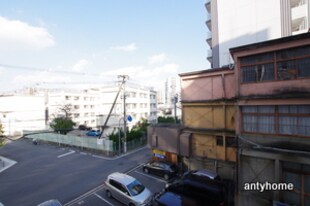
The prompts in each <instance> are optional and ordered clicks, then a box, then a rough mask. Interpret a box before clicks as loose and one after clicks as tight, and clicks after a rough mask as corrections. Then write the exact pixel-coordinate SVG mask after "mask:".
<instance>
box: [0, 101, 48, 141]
mask: <svg viewBox="0 0 310 206" xmlns="http://www.w3.org/2000/svg"><path fill="white" fill-rule="evenodd" d="M46 120H47V117H46V111H45V99H44V96H30V95H5V96H0V123H1V124H2V126H3V130H4V135H6V136H16V135H22V134H23V133H22V132H23V130H44V129H46Z"/></svg>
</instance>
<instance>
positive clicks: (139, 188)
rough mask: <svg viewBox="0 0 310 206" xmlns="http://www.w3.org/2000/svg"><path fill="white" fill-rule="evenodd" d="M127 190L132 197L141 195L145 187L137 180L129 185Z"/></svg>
mask: <svg viewBox="0 0 310 206" xmlns="http://www.w3.org/2000/svg"><path fill="white" fill-rule="evenodd" d="M127 188H128V191H129V193H130V194H131V195H132V196H136V195H138V194H140V193H141V192H143V190H144V188H145V187H144V186H143V185H142V184H141V183H140V182H139V181H138V180H135V181H133V182H132V183H130V184H129V185H127Z"/></svg>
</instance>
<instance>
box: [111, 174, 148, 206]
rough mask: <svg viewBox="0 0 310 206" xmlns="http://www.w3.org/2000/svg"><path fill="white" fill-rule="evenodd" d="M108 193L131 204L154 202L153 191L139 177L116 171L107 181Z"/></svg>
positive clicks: (138, 204) (144, 205)
mask: <svg viewBox="0 0 310 206" xmlns="http://www.w3.org/2000/svg"><path fill="white" fill-rule="evenodd" d="M105 184H106V187H107V189H106V194H107V196H108V197H109V198H112V197H113V198H115V199H117V200H118V201H120V202H122V203H123V204H125V205H129V206H148V205H151V204H152V193H151V191H150V190H149V189H147V188H146V187H145V186H144V185H143V184H141V183H140V182H139V181H138V180H137V179H135V178H134V177H131V176H129V175H127V174H123V173H119V172H115V173H112V174H110V175H109V176H108V178H107V180H106V181H105Z"/></svg>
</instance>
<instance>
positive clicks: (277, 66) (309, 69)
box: [240, 46, 310, 83]
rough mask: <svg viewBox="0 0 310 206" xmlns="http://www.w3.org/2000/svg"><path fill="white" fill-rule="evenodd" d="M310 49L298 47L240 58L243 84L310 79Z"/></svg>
mask: <svg viewBox="0 0 310 206" xmlns="http://www.w3.org/2000/svg"><path fill="white" fill-rule="evenodd" d="M309 65H310V47H309V46H306V47H298V48H292V49H286V50H281V51H276V52H269V53H263V54H257V55H251V56H246V57H242V58H240V69H241V76H242V80H241V81H242V82H243V83H250V82H261V81H272V80H290V79H297V78H305V77H310V66H309Z"/></svg>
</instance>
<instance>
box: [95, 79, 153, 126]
mask: <svg viewBox="0 0 310 206" xmlns="http://www.w3.org/2000/svg"><path fill="white" fill-rule="evenodd" d="M118 91H119V87H118V86H110V87H104V88H101V89H100V114H101V115H103V116H104V117H106V116H107V114H108V113H109V111H110V109H111V106H112V104H113V102H114V100H115V97H116V95H117V92H118ZM124 102H125V110H126V115H130V116H131V117H132V121H130V122H129V121H128V122H127V123H128V127H129V128H131V127H133V126H134V125H135V124H137V123H138V122H139V121H141V120H142V119H145V120H147V121H148V122H149V123H150V124H155V123H156V122H157V93H156V91H154V90H153V89H152V88H146V87H142V86H138V85H129V84H126V87H125V101H124V93H123V91H122V92H121V93H120V94H119V97H118V99H117V100H116V103H115V106H114V109H113V111H112V115H113V116H114V117H115V118H116V119H115V121H114V122H115V123H114V125H115V124H117V121H119V120H120V119H121V118H123V116H124ZM115 126H116V125H115Z"/></svg>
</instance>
